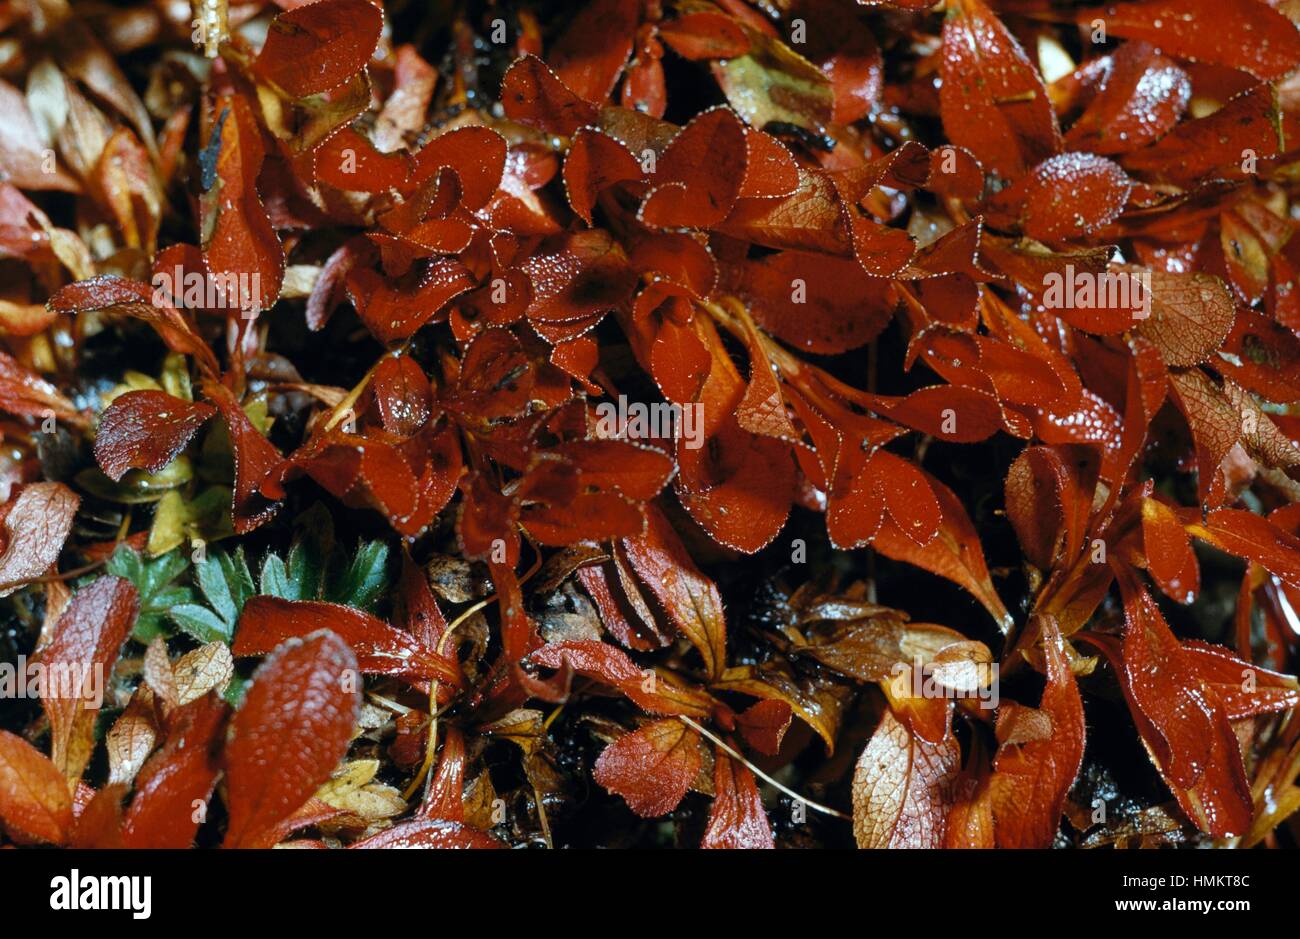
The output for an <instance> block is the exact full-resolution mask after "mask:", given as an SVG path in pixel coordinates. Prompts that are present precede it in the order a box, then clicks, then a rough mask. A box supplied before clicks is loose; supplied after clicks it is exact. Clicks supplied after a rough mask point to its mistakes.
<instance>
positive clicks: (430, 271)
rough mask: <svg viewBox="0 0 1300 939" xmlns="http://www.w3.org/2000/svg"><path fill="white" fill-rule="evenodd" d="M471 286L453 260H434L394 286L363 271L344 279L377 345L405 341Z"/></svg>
mask: <svg viewBox="0 0 1300 939" xmlns="http://www.w3.org/2000/svg"><path fill="white" fill-rule="evenodd" d="M474 286H475V283H474V277H473V275H471V274H470V272H469V269H468V268H466V267H465V265H464V264H462V263H460V261H458V260H456V259H455V258H438V259H437V260H435V261H434V262H433V263H432V264H430V265H429V266H428V267H427V268H425V270H424V271H423V272H422V273H418V274H417V273H415V272H413V273H412V275H411V276H408V277H404V278H401V279H400V281H398V282H394V281H392V280H389V279H388V278H385V277H384V276H383V275H381V274H380V273H379V272H377V271H374V270H371V269H370V268H367V267H356V268H353V269H352V270H351V271H350V272H349V273H348V275H347V291H348V296H349V298H350V299H351V300H352V305H353V306H355V307H356V309H357V315H358V316H359V317H361V321H362V322H363V323H365V324H366V326H367V327H369V329H370V331H371V332H372V333H374V334H375V338H376V339H378V340H379V341H380V342H385V343H391V342H398V341H400V340H402V339H409V338H410V337H411V336H413V335H414V334H415V332H416V330H418V329H419V328H420V327H421V326H423V325H424V324H425V323H427V322H429V321H430V320H432V319H433V318H434V317H435V316H436V315H437V314H438V313H439V312H440V311H442V309H443V308H444V307H446V305H447V304H448V303H449V302H450V301H451V300H452V299H453V298H455V297H458V296H460V295H461V294H463V293H465V292H466V291H467V290H471V289H473V288H474Z"/></svg>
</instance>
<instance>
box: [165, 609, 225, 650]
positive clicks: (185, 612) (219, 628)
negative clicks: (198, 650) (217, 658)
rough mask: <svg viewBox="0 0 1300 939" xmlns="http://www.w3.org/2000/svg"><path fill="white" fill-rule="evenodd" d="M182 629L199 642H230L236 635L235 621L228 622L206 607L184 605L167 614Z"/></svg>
mask: <svg viewBox="0 0 1300 939" xmlns="http://www.w3.org/2000/svg"><path fill="white" fill-rule="evenodd" d="M167 615H168V616H170V617H171V618H172V619H173V620H174V621H175V622H176V625H178V626H179V627H180V628H181V629H183V630H185V632H187V633H189V634H190V635H191V636H193V637H194V638H195V639H197V640H198V641H199V642H217V641H221V642H229V641H230V639H231V637H232V636H233V635H234V634H235V624H234V621H233V620H231V621H230V622H226V621H225V620H223V619H222V618H221V617H220V616H218V615H217V614H216V613H213V612H212V611H211V610H209V609H208V608H207V607H206V606H202V605H201V604H198V603H183V604H181V605H180V606H176V607H172V609H170V610H169V611H168V613H167Z"/></svg>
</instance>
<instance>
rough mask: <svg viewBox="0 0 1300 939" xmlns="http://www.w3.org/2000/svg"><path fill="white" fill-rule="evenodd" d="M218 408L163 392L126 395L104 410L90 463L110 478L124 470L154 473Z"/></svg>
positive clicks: (117, 478) (118, 477)
mask: <svg viewBox="0 0 1300 939" xmlns="http://www.w3.org/2000/svg"><path fill="white" fill-rule="evenodd" d="M215 413H217V409H216V408H214V407H212V405H210V404H201V403H198V404H196V403H191V402H189V401H184V400H182V399H180V398H174V397H172V396H171V395H169V394H166V393H165V392H162V391H128V392H126V393H125V394H121V395H118V396H117V397H116V398H114V399H113V402H112V403H111V404H110V405H109V406H108V407H107V408H106V409H105V410H104V414H103V416H102V417H101V418H100V420H99V430H98V432H97V433H96V435H95V459H96V460H98V461H99V465H100V467H101V468H102V469H103V470H104V473H105V474H106V475H107V476H108V478H109V479H112V480H113V481H114V482H116V481H117V480H119V479H121V478H122V476H123V474H125V473H126V471H127V470H128V469H143V470H144V471H146V472H149V473H156V472H158V471H159V470H160V469H162V468H163V467H164V466H166V465H167V464H168V463H170V462H171V461H172V460H174V459H176V455H177V454H178V453H180V452H181V451H182V450H184V449H185V445H186V444H187V443H189V442H190V438H192V437H193V436H194V435H195V434H196V433H197V432H198V430H199V428H200V427H202V426H203V425H204V424H205V423H206V422H207V420H208V418H210V417H211V416H212V415H213V414H215Z"/></svg>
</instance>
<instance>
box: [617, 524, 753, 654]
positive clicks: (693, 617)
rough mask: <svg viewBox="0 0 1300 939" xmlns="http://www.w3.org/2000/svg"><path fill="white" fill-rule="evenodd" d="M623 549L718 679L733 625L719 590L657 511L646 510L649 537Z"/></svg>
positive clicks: (627, 541)
mask: <svg viewBox="0 0 1300 939" xmlns="http://www.w3.org/2000/svg"><path fill="white" fill-rule="evenodd" d="M621 544H622V546H623V550H624V551H625V552H626V555H627V561H628V564H629V565H630V566H631V567H632V569H633V570H635V571H636V573H637V576H638V577H639V578H640V579H641V583H642V584H644V585H645V588H646V589H647V590H649V591H650V592H651V593H652V594H654V596H655V598H656V599H657V600H658V601H659V603H660V605H661V606H662V607H663V609H664V612H666V613H667V614H668V618H669V619H670V620H671V621H672V623H673V625H674V626H676V627H677V629H678V631H680V632H681V634H682V635H684V636H685V637H686V638H687V639H689V640H690V641H691V644H692V645H693V646H695V648H696V649H698V650H699V652H700V655H701V656H702V657H703V658H704V667H705V670H706V671H707V672H708V673H709V675H710V676H711V677H714V678H717V677H718V676H719V675H721V674H722V670H723V669H724V668H726V664H727V620H726V617H725V616H724V615H723V612H722V597H721V595H720V594H719V593H718V588H717V586H715V585H714V583H713V581H711V580H710V579H708V578H707V577H705V576H704V575H703V574H701V573H700V570H699V568H697V567H696V566H695V563H694V562H693V561H692V560H691V557H690V555H689V554H687V553H686V548H685V547H684V546H683V545H682V542H681V539H680V538H678V537H677V533H676V532H675V531H674V530H673V527H672V525H670V524H669V523H668V519H667V518H666V517H665V516H664V514H663V512H661V511H660V510H659V509H658V508H657V507H656V506H653V505H651V506H647V507H646V528H645V534H643V535H641V536H640V537H636V538H625V539H623V541H622V542H621Z"/></svg>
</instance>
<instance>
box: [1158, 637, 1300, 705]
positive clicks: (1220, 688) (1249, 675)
mask: <svg viewBox="0 0 1300 939" xmlns="http://www.w3.org/2000/svg"><path fill="white" fill-rule="evenodd" d="M1183 659H1184V660H1185V661H1187V662H1189V663H1191V666H1192V668H1194V669H1195V670H1196V673H1197V674H1198V675H1200V676H1201V679H1202V680H1203V681H1205V683H1206V684H1208V685H1209V686H1210V687H1211V688H1212V689H1214V693H1215V694H1216V695H1217V696H1218V698H1219V700H1220V701H1221V702H1222V703H1223V708H1224V710H1225V711H1226V712H1227V714H1228V719H1229V720H1233V721H1239V720H1245V719H1246V718H1249V717H1255V716H1257V715H1260V714H1272V713H1275V712H1277V711H1285V710H1288V709H1290V708H1293V707H1296V706H1297V705H1300V683H1297V681H1296V679H1295V676H1293V675H1283V674H1281V673H1279V672H1273V671H1269V670H1268V669H1266V668H1260V667H1259V666H1258V665H1252V664H1251V663H1249V662H1244V661H1242V660H1241V659H1239V658H1237V657H1236V656H1235V655H1233V654H1232V653H1231V652H1229V651H1228V650H1227V649H1225V648H1223V647H1222V646H1212V645H1209V644H1208V643H1204V642H1196V641H1188V642H1184V643H1183Z"/></svg>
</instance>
